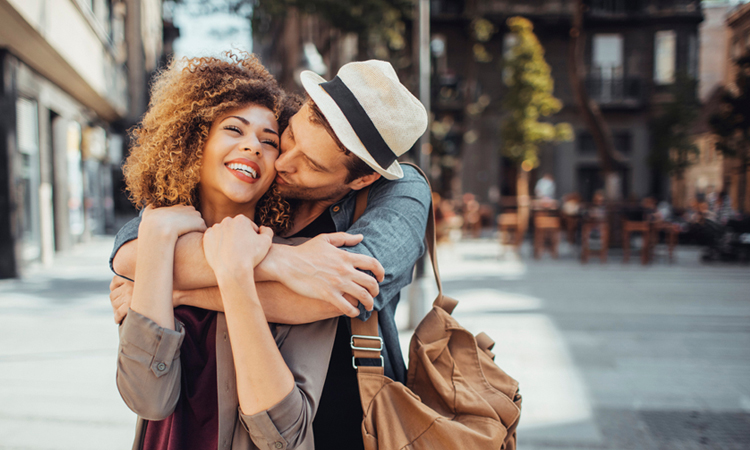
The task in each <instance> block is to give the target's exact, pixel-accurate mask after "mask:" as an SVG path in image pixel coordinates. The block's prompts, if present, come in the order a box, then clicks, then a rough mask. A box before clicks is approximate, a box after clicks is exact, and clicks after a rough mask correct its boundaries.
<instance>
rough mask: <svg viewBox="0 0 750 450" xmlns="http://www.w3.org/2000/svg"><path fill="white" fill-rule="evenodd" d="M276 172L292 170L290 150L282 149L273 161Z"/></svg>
mask: <svg viewBox="0 0 750 450" xmlns="http://www.w3.org/2000/svg"><path fill="white" fill-rule="evenodd" d="M273 165H274V167H275V168H276V171H277V172H286V173H289V172H291V171H292V170H291V169H292V150H282V151H281V153H280V154H279V157H278V158H276V161H275V162H274V163H273Z"/></svg>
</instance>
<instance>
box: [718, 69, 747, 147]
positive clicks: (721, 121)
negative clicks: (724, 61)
mask: <svg viewBox="0 0 750 450" xmlns="http://www.w3.org/2000/svg"><path fill="white" fill-rule="evenodd" d="M710 123H711V128H713V131H714V133H716V134H717V135H718V136H719V142H717V144H716V148H717V149H719V151H721V152H722V153H723V154H724V155H726V156H730V157H738V156H739V157H743V156H744V157H745V158H747V153H748V149H749V148H750V54H747V55H745V56H743V57H742V58H740V59H739V60H737V77H736V79H735V89H731V90H728V91H727V92H726V93H725V94H724V97H723V98H722V101H721V106H720V109H719V112H718V113H717V114H714V115H713V116H711V119H710Z"/></svg>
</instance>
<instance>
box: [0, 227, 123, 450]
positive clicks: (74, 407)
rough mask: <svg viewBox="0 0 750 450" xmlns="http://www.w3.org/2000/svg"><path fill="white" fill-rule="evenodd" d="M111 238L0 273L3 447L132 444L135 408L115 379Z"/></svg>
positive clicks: (100, 449)
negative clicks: (11, 276) (46, 262)
mask: <svg viewBox="0 0 750 450" xmlns="http://www.w3.org/2000/svg"><path fill="white" fill-rule="evenodd" d="M112 240H113V239H112V238H106V237H97V238H95V239H94V240H93V241H92V242H91V243H88V244H85V245H81V246H78V247H77V248H75V249H74V250H72V251H70V252H68V253H66V254H62V255H59V256H58V257H57V258H56V259H55V262H54V264H53V266H52V267H49V268H43V267H36V268H32V269H31V270H30V271H29V273H27V274H26V276H25V277H24V279H23V280H4V281H0V449H3V450H6V449H19V450H20V449H24V450H26V449H34V450H42V449H44V450H53V449H54V450H68V449H70V450H74V449H75V450H87V449H91V450H105V449H106V450H110V449H111V450H119V449H122V450H125V449H129V448H131V446H132V442H133V430H134V425H135V415H134V414H133V413H132V412H131V411H130V410H129V409H128V408H127V407H126V406H125V404H124V403H123V401H122V400H121V399H120V396H119V394H118V392H117V387H116V386H115V357H116V353H117V341H118V339H117V326H116V325H115V324H114V322H113V319H112V309H111V308H110V306H109V298H108V293H109V289H108V286H109V281H110V279H111V275H110V272H109V269H108V267H107V259H108V258H109V252H110V250H111V248H112Z"/></svg>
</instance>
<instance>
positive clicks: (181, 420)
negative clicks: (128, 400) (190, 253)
mask: <svg viewBox="0 0 750 450" xmlns="http://www.w3.org/2000/svg"><path fill="white" fill-rule="evenodd" d="M174 315H175V318H176V319H177V320H179V321H180V322H182V324H183V325H184V328H185V339H184V340H183V342H182V347H180V364H181V365H182V378H181V380H180V381H181V386H180V399H179V400H178V401H177V407H175V410H174V412H173V413H172V415H170V416H169V417H167V418H166V419H164V420H160V421H150V420H149V421H146V433H145V437H144V441H143V450H216V449H217V447H218V443H219V403H218V392H217V390H216V389H217V379H216V311H208V310H205V309H200V308H195V307H192V306H179V307H177V308H175V310H174Z"/></svg>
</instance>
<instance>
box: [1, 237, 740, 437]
mask: <svg viewBox="0 0 750 450" xmlns="http://www.w3.org/2000/svg"><path fill="white" fill-rule="evenodd" d="M111 244H112V239H111V238H106V237H99V238H96V239H95V240H94V241H92V242H91V243H89V244H86V245H83V246H79V247H78V248H76V249H75V250H74V251H71V252H70V253H67V254H64V255H59V256H58V257H57V259H56V260H55V263H54V265H53V266H52V267H49V268H42V267H39V268H35V269H34V270H32V271H30V273H28V274H27V275H26V277H25V278H24V279H23V280H7V281H0V450H9V449H24V450H26V449H29V450H30V449H34V450H41V449H44V450H67V449H97V450H100V449H106V450H119V449H123V450H125V449H128V448H130V446H131V443H132V436H133V426H134V421H135V417H134V415H133V414H132V413H131V412H130V411H129V410H128V409H127V407H126V406H125V405H124V403H123V402H122V400H121V399H120V397H119V395H118V393H117V389H116V387H115V382H114V374H115V354H116V348H117V327H116V326H115V325H114V323H113V322H112V313H111V309H110V307H109V300H108V297H107V294H108V289H107V286H108V283H109V280H110V278H111V276H110V272H109V270H108V268H107V264H106V261H107V257H108V255H109V250H110V248H111ZM498 255H499V249H498V247H497V244H496V243H495V242H494V241H492V240H476V241H464V242H460V243H456V244H452V245H444V246H441V248H440V267H441V271H442V273H443V280H444V285H445V288H446V293H447V294H448V295H451V296H453V297H455V298H457V299H458V300H460V301H461V303H460V305H459V307H458V308H457V310H456V312H455V315H456V316H457V317H458V318H459V320H460V321H461V323H462V324H464V325H465V326H466V327H467V328H469V329H471V330H472V331H476V332H478V331H485V332H487V333H488V334H489V335H490V336H492V337H493V338H494V339H495V340H496V341H497V345H496V347H495V350H494V351H495V353H496V354H497V355H498V357H497V361H498V363H499V364H500V365H501V367H503V368H504V369H505V370H506V371H508V372H509V373H510V374H511V375H513V376H514V377H516V378H517V379H518V380H519V381H520V383H521V389H522V393H523V395H524V411H523V415H522V421H521V426H520V429H519V450H541V449H550V450H574V449H575V450H578V449H603V450H630V449H636V450H641V449H644V450H648V449H696V450H697V449H731V450H733V449H748V448H750V375H748V374H750V320H749V319H750V268H749V267H748V266H736V265H715V266H710V265H709V266H707V265H703V264H701V263H700V262H699V261H698V254H697V253H696V252H695V251H693V250H690V249H688V250H680V252H679V253H678V255H677V262H676V263H675V264H672V265H670V264H667V263H665V262H663V261H662V262H659V263H657V264H655V265H652V266H649V267H642V266H640V265H638V264H630V265H623V264H622V263H620V262H619V260H618V259H617V255H614V257H613V258H612V259H611V262H610V263H608V264H606V265H602V264H599V263H598V262H596V260H594V261H592V262H591V263H590V264H589V265H587V266H581V265H580V263H578V262H577V261H576V260H575V259H573V258H572V256H567V257H566V256H565V255H566V253H565V252H563V256H562V258H561V259H560V260H557V261H553V260H551V259H549V258H548V257H545V258H543V259H542V260H541V261H534V260H528V259H523V260H517V259H515V258H513V257H510V256H509V255H505V256H503V257H498ZM421 286H422V288H423V289H424V290H425V291H427V295H428V296H431V297H434V292H435V289H434V287H433V283H432V281H431V280H424V281H423V282H422V283H421ZM406 311H408V305H406V304H403V305H401V307H400V308H399V320H400V321H402V322H403V321H404V320H405V318H406ZM403 337H404V339H403V343H402V344H403V345H404V346H408V342H407V339H408V337H409V332H408V331H405V332H404V333H403Z"/></svg>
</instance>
